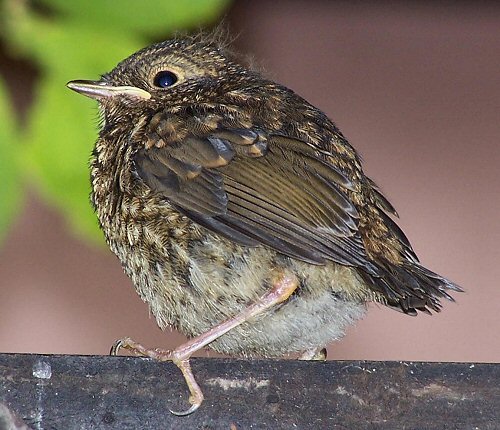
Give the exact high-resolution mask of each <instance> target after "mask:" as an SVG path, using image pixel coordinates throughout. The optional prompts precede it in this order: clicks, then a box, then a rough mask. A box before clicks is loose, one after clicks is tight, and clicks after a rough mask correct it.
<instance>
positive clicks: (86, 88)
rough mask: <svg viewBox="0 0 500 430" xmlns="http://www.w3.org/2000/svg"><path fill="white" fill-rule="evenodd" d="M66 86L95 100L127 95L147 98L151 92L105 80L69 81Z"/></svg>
mask: <svg viewBox="0 0 500 430" xmlns="http://www.w3.org/2000/svg"><path fill="white" fill-rule="evenodd" d="M66 86H67V87H68V88H69V89H71V90H73V91H76V92H77V93H80V94H83V95H84V96H87V97H90V98H92V99H95V100H105V99H108V98H112V97H117V96H127V97H131V98H135V99H142V100H148V99H150V98H151V94H150V93H148V92H147V91H145V90H143V89H141V88H137V87H132V86H128V85H122V86H114V85H112V84H110V83H108V82H105V81H70V82H68V83H67V84H66Z"/></svg>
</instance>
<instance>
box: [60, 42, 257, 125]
mask: <svg viewBox="0 0 500 430" xmlns="http://www.w3.org/2000/svg"><path fill="white" fill-rule="evenodd" d="M256 80H258V77H257V75H256V73H254V72H252V71H250V70H249V69H248V68H246V67H244V66H242V65H240V64H239V63H238V62H237V61H235V60H234V59H233V57H232V55H231V54H229V53H228V51H227V50H226V49H225V48H224V47H223V45H220V44H218V43H216V42H213V41H208V42H207V41H206V40H203V39H202V38H201V37H199V36H195V37H190V38H183V39H173V40H168V41H166V42H162V43H158V44H155V45H151V46H149V47H147V48H144V49H142V50H140V51H138V52H136V53H135V54H132V55H131V56H130V57H128V58H126V59H125V60H123V61H122V62H120V63H119V64H118V65H117V66H116V67H115V68H114V69H113V70H112V71H111V72H109V73H106V74H105V75H103V76H102V78H101V79H100V80H98V81H86V80H76V81H71V82H69V83H68V84H67V85H68V87H69V88H70V89H72V90H74V91H76V92H78V93H80V94H83V95H86V96H88V97H91V98H93V99H96V100H97V101H99V103H100V105H101V108H102V109H103V111H104V115H105V117H106V118H107V117H108V116H112V117H113V118H114V119H115V120H116V119H118V118H120V117H124V116H125V117H126V118H128V119H130V118H131V117H132V118H133V117H135V116H136V115H134V113H136V114H137V115H139V114H140V113H141V112H144V110H145V109H146V110H158V109H159V108H166V107H172V106H182V105H188V104H192V103H210V102H216V101H217V100H218V99H219V98H220V97H221V96H223V95H224V93H226V92H228V91H231V90H232V89H235V88H239V89H241V88H245V86H247V85H248V86H254V85H255V84H256Z"/></svg>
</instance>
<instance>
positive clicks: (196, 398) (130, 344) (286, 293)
mask: <svg viewBox="0 0 500 430" xmlns="http://www.w3.org/2000/svg"><path fill="white" fill-rule="evenodd" d="M272 283H273V288H271V289H270V290H269V291H267V292H266V293H265V294H264V295H263V296H262V297H260V298H259V299H258V300H257V301H255V302H254V303H252V304H250V305H249V306H247V307H246V308H245V309H243V310H242V311H241V312H240V313H239V314H237V315H235V316H234V317H232V318H229V319H227V320H226V321H224V322H222V323H220V324H217V325H216V326H215V327H213V328H211V329H210V330H208V331H207V332H205V333H202V334H200V335H199V336H196V337H194V338H193V339H190V340H189V341H187V342H185V343H183V344H182V345H180V346H178V347H177V348H176V349H174V350H173V351H166V350H161V349H148V348H145V347H144V346H142V345H141V344H139V343H137V342H135V341H133V340H132V339H130V338H124V339H121V340H118V341H116V342H115V344H114V345H113V347H112V348H111V355H116V354H117V353H118V352H119V351H120V349H127V350H128V351H130V352H132V353H133V354H135V355H139V356H143V357H150V358H154V359H155V360H159V361H172V362H173V363H174V364H175V365H176V366H177V367H178V368H179V369H180V371H181V372H182V374H183V375H184V379H185V380H186V383H187V385H188V388H189V392H190V396H189V403H191V407H190V408H189V409H188V410H186V411H184V412H174V411H170V412H172V413H173V414H175V415H189V414H191V413H193V412H194V411H195V410H196V409H198V408H199V407H200V405H201V403H202V402H203V393H202V391H201V388H200V386H199V385H198V383H197V382H196V379H195V378H194V375H193V372H192V371H191V366H190V364H189V358H190V357H191V355H193V353H194V352H196V351H199V350H200V349H202V348H204V347H205V346H207V345H208V344H210V343H212V342H213V341H214V340H216V339H218V338H219V337H221V336H222V335H224V334H226V333H227V332H228V331H230V330H232V329H233V328H234V327H237V326H239V325H240V324H242V323H244V322H245V321H247V320H249V319H250V318H253V317H255V316H257V315H259V314H261V313H262V312H264V311H266V310H267V309H269V308H272V307H273V306H276V305H278V304H280V303H282V302H284V301H286V300H287V299H288V298H289V297H290V296H291V295H292V294H293V292H294V291H295V290H296V289H297V287H298V285H299V282H298V280H297V278H296V277H295V275H293V274H290V273H288V272H285V271H276V273H275V274H274V276H273V279H272Z"/></svg>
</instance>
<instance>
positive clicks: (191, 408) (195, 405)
mask: <svg viewBox="0 0 500 430" xmlns="http://www.w3.org/2000/svg"><path fill="white" fill-rule="evenodd" d="M200 405H201V402H200V403H194V404H192V405H191V407H190V408H189V409H188V410H186V411H182V412H177V411H173V410H172V409H169V411H170V413H171V414H173V415H176V416H178V417H185V416H186V415H190V414H192V413H193V412H194V411H196V409H198V408H199V407H200Z"/></svg>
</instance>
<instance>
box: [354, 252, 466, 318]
mask: <svg viewBox="0 0 500 430" xmlns="http://www.w3.org/2000/svg"><path fill="white" fill-rule="evenodd" d="M377 266H378V268H379V274H378V275H373V274H369V273H366V272H365V273H363V274H362V276H363V278H364V280H365V282H367V283H368V284H369V285H370V287H371V288H372V289H374V290H375V291H377V292H379V293H380V294H381V295H382V297H383V301H384V302H385V304H386V305H387V306H389V307H391V308H394V309H396V310H399V311H401V312H404V313H405V314H408V315H417V314H418V312H424V313H427V314H430V313H431V311H434V312H439V311H440V310H441V307H442V305H441V302H440V299H442V298H445V299H447V300H450V301H454V299H453V297H452V296H451V295H450V294H449V293H448V291H450V290H451V291H457V292H461V291H463V290H462V289H461V288H460V287H459V286H458V285H456V284H455V283H453V282H451V281H449V280H448V279H446V278H443V277H442V276H440V275H438V274H436V273H434V272H432V271H430V270H429V269H426V268H425V267H423V266H422V265H420V264H419V263H418V262H416V261H406V262H405V263H403V264H402V265H395V264H392V263H389V262H385V263H380V262H379V263H378V264H377Z"/></svg>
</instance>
